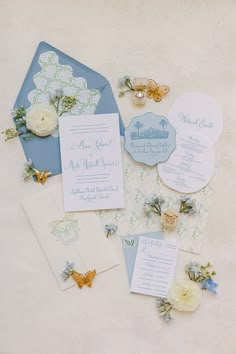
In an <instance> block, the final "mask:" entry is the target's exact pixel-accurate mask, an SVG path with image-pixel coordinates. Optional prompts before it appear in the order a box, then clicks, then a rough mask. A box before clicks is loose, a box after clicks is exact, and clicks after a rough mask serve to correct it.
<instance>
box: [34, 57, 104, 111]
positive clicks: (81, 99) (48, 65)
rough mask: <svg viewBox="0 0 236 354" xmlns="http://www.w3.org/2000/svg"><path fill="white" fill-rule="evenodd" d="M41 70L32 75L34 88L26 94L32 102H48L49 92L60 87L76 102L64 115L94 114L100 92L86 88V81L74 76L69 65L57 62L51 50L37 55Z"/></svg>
mask: <svg viewBox="0 0 236 354" xmlns="http://www.w3.org/2000/svg"><path fill="white" fill-rule="evenodd" d="M38 62H39V65H40V66H41V70H40V71H39V72H37V73H36V74H35V75H34V78H33V80H34V83H35V86H36V88H35V89H34V90H33V91H30V92H29V94H28V100H29V102H30V103H31V105H33V104H38V103H44V102H48V100H49V97H50V94H51V95H53V94H54V93H55V90H57V89H62V90H63V93H64V94H65V95H67V96H75V97H76V99H77V104H76V105H75V106H74V107H73V108H72V109H71V110H70V112H68V113H65V115H66V114H67V115H81V114H94V113H95V110H96V107H97V104H98V102H99V100H100V97H101V93H100V91H99V90H96V89H92V90H90V89H88V88H87V81H86V80H85V79H84V78H82V77H74V75H73V70H72V68H71V67H70V66H69V65H61V64H59V58H58V56H57V54H56V53H55V52H53V51H48V52H45V53H42V54H41V55H40V57H39V61H38Z"/></svg>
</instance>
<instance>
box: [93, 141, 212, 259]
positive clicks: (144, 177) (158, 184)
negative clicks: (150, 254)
mask: <svg viewBox="0 0 236 354" xmlns="http://www.w3.org/2000/svg"><path fill="white" fill-rule="evenodd" d="M121 145H122V157H123V171H124V186H125V205H126V208H125V209H121V210H115V211H99V212H98V215H99V216H100V218H101V220H102V222H103V223H104V224H108V223H114V224H116V225H118V231H117V233H118V234H121V235H123V236H127V235H129V234H139V233H143V232H145V233H146V232H152V231H157V230H160V228H161V226H160V217H158V216H157V215H155V214H153V215H151V216H150V217H147V216H146V215H144V212H143V205H144V202H145V199H146V198H150V197H152V196H153V195H158V196H162V197H163V199H164V200H165V203H164V204H163V209H165V208H169V207H173V208H178V207H179V204H178V199H179V197H180V195H181V193H178V192H176V191H174V190H171V189H170V188H168V187H166V186H165V185H164V183H163V182H162V181H161V179H160V177H159V176H158V172H157V168H156V166H154V167H149V166H145V165H141V164H139V163H137V162H135V161H134V160H133V159H132V157H131V156H130V155H129V154H128V153H127V151H126V150H125V148H124V141H123V139H122V143H121ZM214 184H215V176H214V177H213V178H212V179H211V181H210V183H209V184H208V185H207V186H206V187H204V188H203V189H202V190H201V191H199V192H197V193H193V194H191V198H193V199H196V206H197V213H196V214H195V215H191V216H189V215H183V214H181V216H180V220H179V222H178V226H177V229H176V231H175V233H176V235H177V238H178V240H179V248H180V249H181V250H184V251H188V252H193V253H200V249H201V245H202V242H203V238H204V229H205V226H206V222H207V217H208V212H209V204H210V197H211V195H212V193H213V188H214Z"/></svg>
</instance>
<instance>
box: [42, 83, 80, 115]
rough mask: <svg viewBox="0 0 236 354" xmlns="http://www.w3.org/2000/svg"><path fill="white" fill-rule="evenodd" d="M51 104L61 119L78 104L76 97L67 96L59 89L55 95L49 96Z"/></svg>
mask: <svg viewBox="0 0 236 354" xmlns="http://www.w3.org/2000/svg"><path fill="white" fill-rule="evenodd" d="M49 104H50V105H52V106H53V107H54V108H55V110H56V112H57V114H58V116H59V117H60V116H62V114H64V113H66V112H69V111H70V110H71V109H72V108H73V107H74V106H75V105H76V104H77V99H76V97H75V96H65V95H64V94H63V90H62V89H57V90H56V91H55V94H54V95H50V96H49Z"/></svg>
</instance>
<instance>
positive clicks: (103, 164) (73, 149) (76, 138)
mask: <svg viewBox="0 0 236 354" xmlns="http://www.w3.org/2000/svg"><path fill="white" fill-rule="evenodd" d="M59 130H60V146H61V163H62V176H63V190H64V209H65V211H81V210H98V209H120V208H124V190H123V176H122V162H121V147H120V130H119V116H118V114H116V113H114V114H99V115H86V116H65V117H60V119H59Z"/></svg>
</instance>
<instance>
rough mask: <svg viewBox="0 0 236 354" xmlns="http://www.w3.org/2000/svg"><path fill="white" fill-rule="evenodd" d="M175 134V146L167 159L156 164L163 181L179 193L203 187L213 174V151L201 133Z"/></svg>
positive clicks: (195, 190)
mask: <svg viewBox="0 0 236 354" xmlns="http://www.w3.org/2000/svg"><path fill="white" fill-rule="evenodd" d="M188 133H189V134H183V133H182V134H180V135H177V148H176V150H175V151H174V152H173V154H172V155H171V156H170V158H169V160H168V161H166V162H164V163H161V164H159V165H158V172H159V175H160V177H161V179H162V180H163V182H164V183H165V184H166V185H167V186H168V187H170V188H172V189H174V190H176V191H178V192H181V193H194V192H197V191H199V190H201V189H202V188H203V187H205V186H206V185H207V184H208V183H209V182H210V180H211V178H212V176H213V175H214V174H215V164H216V163H215V151H214V148H213V147H212V145H211V144H210V143H209V140H208V139H207V138H205V137H204V136H202V135H192V134H190V132H188Z"/></svg>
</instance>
